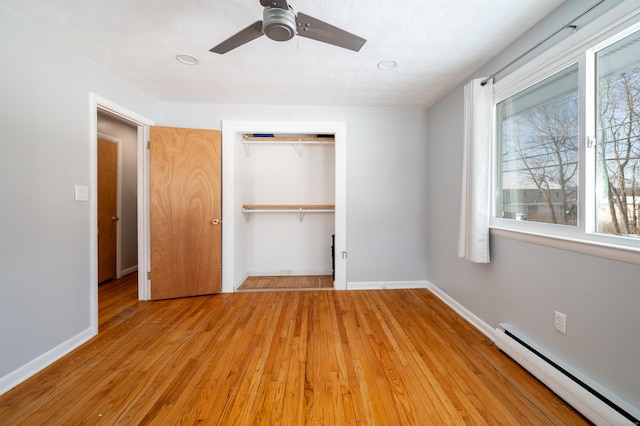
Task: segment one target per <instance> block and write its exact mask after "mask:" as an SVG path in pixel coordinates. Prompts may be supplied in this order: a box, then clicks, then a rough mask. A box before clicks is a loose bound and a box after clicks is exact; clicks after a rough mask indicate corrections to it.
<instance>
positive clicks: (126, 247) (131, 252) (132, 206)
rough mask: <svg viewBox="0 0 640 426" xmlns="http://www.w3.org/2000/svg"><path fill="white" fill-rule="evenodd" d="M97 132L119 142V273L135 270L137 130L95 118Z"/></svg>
mask: <svg viewBox="0 0 640 426" xmlns="http://www.w3.org/2000/svg"><path fill="white" fill-rule="evenodd" d="M98 132H100V133H103V134H105V135H108V136H112V137H114V138H118V139H122V147H121V152H122V154H121V155H122V169H121V186H122V193H121V196H120V229H121V233H120V256H121V264H120V269H121V271H120V272H122V270H125V271H126V270H130V269H131V268H133V267H136V266H138V128H137V127H134V126H132V125H130V124H127V123H124V122H122V121H121V120H118V119H116V118H114V117H111V116H110V115H107V114H104V113H99V114H98Z"/></svg>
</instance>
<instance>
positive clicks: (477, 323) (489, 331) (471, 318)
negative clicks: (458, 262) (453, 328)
mask: <svg viewBox="0 0 640 426" xmlns="http://www.w3.org/2000/svg"><path fill="white" fill-rule="evenodd" d="M427 288H428V289H429V291H431V293H433V294H434V295H435V296H436V297H438V298H439V299H440V300H442V301H443V302H444V303H445V304H447V305H448V306H449V307H450V308H451V309H453V310H454V311H456V313H457V314H458V315H460V316H461V317H462V318H464V319H465V320H467V321H468V322H469V323H470V324H471V325H473V326H474V327H475V328H477V329H478V331H480V332H481V333H482V334H484V335H485V336H486V337H487V338H488V339H489V340H491V341H492V342H493V341H495V331H494V329H493V327H491V326H490V325H489V324H487V323H486V322H484V321H483V320H481V319H480V318H479V317H477V316H476V315H475V314H474V313H473V312H471V311H470V310H468V309H467V308H465V307H464V306H462V305H461V304H460V303H458V302H457V301H456V300H455V299H454V298H453V297H451V296H449V295H448V294H447V293H445V292H444V291H442V290H440V289H439V288H438V287H437V286H436V285H435V284H433V283H432V282H430V281H427Z"/></svg>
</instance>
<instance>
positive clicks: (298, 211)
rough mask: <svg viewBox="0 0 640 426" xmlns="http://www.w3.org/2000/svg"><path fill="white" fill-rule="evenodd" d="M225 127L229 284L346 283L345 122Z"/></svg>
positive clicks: (325, 286) (261, 287)
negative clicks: (344, 253) (344, 259)
mask: <svg viewBox="0 0 640 426" xmlns="http://www.w3.org/2000/svg"><path fill="white" fill-rule="evenodd" d="M222 127H223V133H222V138H223V142H222V143H223V161H222V164H223V241H225V244H223V289H224V288H225V287H226V288H228V287H229V284H231V287H232V291H283V290H333V289H344V288H346V280H345V278H346V277H345V275H346V274H345V269H346V265H345V262H344V261H343V258H344V257H346V256H345V255H343V254H342V252H344V251H345V250H344V241H345V240H346V238H345V229H344V228H345V226H344V209H345V198H346V197H344V193H345V191H344V186H345V182H344V170H343V168H344V165H343V164H344V158H343V157H344V152H343V148H344V147H343V144H344V139H345V132H344V124H343V123H298V122H293V123H291V122H289V123H286V122H282V123H277V122H276V123H265V122H260V123H259V124H256V123H244V122H232V123H230V122H223V126H222ZM230 129H233V130H230ZM229 157H232V158H229ZM229 219H230V220H229ZM230 222H231V223H230ZM230 240H232V245H233V247H230V245H231V244H230ZM337 253H340V254H337ZM230 268H231V272H233V274H230V273H229V270H230ZM225 272H226V275H225ZM225 277H226V279H225ZM229 280H231V281H232V283H229ZM223 291H224V290H223Z"/></svg>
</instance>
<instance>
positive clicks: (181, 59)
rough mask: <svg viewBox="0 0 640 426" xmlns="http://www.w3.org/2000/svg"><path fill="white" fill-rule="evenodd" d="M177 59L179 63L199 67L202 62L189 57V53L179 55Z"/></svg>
mask: <svg viewBox="0 0 640 426" xmlns="http://www.w3.org/2000/svg"><path fill="white" fill-rule="evenodd" d="M176 59H177V60H178V62H181V63H183V64H185V65H198V63H199V62H200V61H199V60H198V58H196V57H195V56H193V55H189V54H188V53H179V54H177V55H176Z"/></svg>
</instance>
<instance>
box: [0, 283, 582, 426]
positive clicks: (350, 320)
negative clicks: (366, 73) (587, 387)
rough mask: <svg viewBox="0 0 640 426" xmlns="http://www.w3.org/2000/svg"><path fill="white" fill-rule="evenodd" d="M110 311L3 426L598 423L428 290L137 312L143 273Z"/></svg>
mask: <svg viewBox="0 0 640 426" xmlns="http://www.w3.org/2000/svg"><path fill="white" fill-rule="evenodd" d="M99 302H100V321H99V324H100V333H99V335H98V336H97V337H95V338H94V339H92V340H91V341H89V342H87V343H86V344H84V345H82V346H81V347H80V348H78V349H77V350H75V351H73V352H72V353H71V354H69V355H67V356H65V357H63V358H62V359H61V360H59V361H57V362H56V363H54V364H53V365H51V366H49V367H48V368H46V369H45V370H43V371H42V372H40V373H38V374H36V375H35V376H33V377H32V378H30V379H28V380H27V381H25V382H23V383H22V384H20V385H18V386H17V387H16V388H14V389H12V390H10V391H9V392H7V393H5V394H4V395H2V396H0V424H2V425H80V424H89V425H92V424H96V423H100V424H105V425H112V424H120V425H138V424H153V425H182V424H187V425H191V424H195V423H202V424H215V425H275V424H282V425H304V424H313V425H431V424H432V425H459V424H472V425H478V424H505V425H522V424H532V425H581V424H587V422H586V421H585V420H584V418H582V417H581V416H580V415H579V414H578V413H576V412H575V411H574V410H573V409H572V408H571V407H569V406H567V404H565V403H564V402H563V401H562V400H561V399H560V398H558V397H557V396H556V395H554V394H553V393H552V392H551V391H549V390H548V389H547V388H545V387H544V386H543V385H542V384H541V383H539V382H538V381H537V380H536V379H534V378H533V377H532V376H530V375H529V374H528V373H527V372H525V371H524V370H523V369H522V368H520V367H519V366H518V365H517V364H515V363H514V362H513V361H511V360H510V359H509V358H508V357H507V356H505V355H504V354H502V353H501V352H500V351H498V350H497V349H496V348H495V347H494V346H493V345H492V344H491V342H490V341H489V340H488V339H487V338H486V337H484V336H483V335H482V334H481V333H479V332H478V331H477V330H476V329H474V328H473V327H472V326H470V325H469V324H468V323H467V322H465V321H464V320H463V319H462V318H460V317H459V316H458V315H456V314H455V313H454V312H453V311H452V310H451V309H450V308H448V307H447V306H446V305H444V304H443V303H442V302H441V301H440V300H439V299H437V298H436V297H435V296H433V295H432V293H430V292H429V291H428V290H425V289H414V290H384V291H306V292H291V291H290V292H246V293H234V294H220V295H214V296H203V297H192V298H185V299H174V300H163V301H155V302H138V301H137V300H136V284H135V274H134V275H132V276H130V277H127V278H126V279H122V280H118V281H113V282H110V283H107V284H104V285H102V286H100V289H99Z"/></svg>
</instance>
